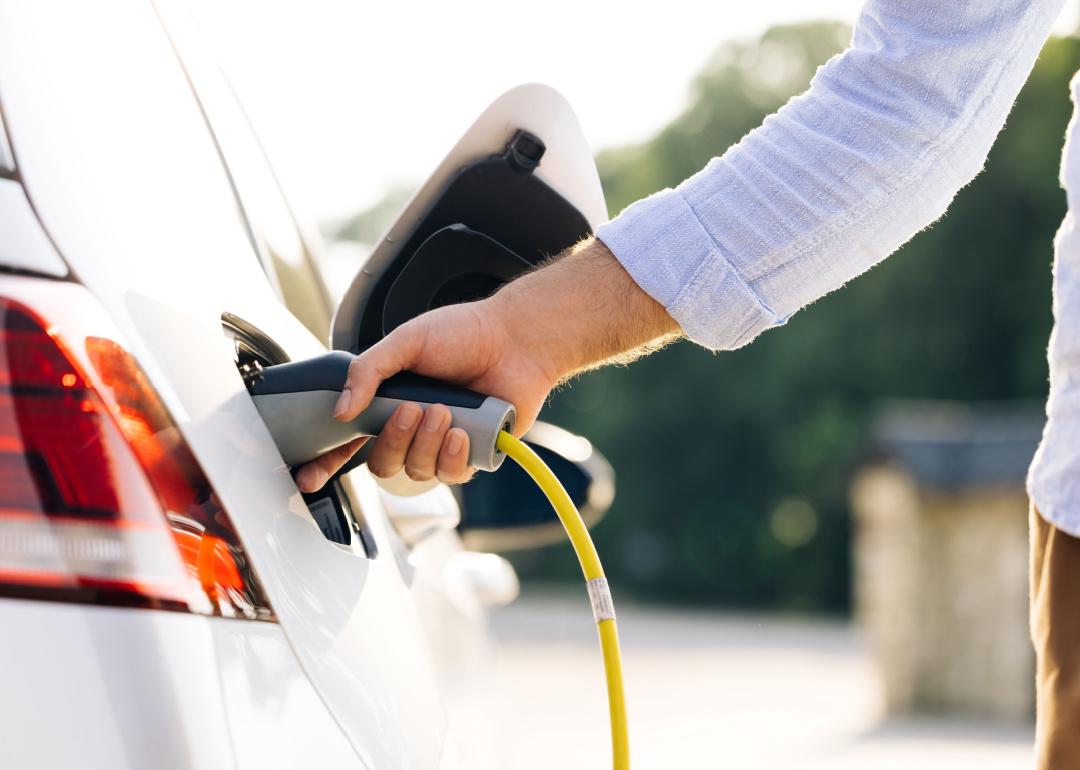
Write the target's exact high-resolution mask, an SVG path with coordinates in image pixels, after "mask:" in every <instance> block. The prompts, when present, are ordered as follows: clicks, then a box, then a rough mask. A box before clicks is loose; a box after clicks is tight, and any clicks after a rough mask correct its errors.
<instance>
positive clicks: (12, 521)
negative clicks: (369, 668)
mask: <svg viewBox="0 0 1080 770" xmlns="http://www.w3.org/2000/svg"><path fill="white" fill-rule="evenodd" d="M68 286H69V288H67V289H58V291H61V293H63V292H69V293H70V292H71V291H74V290H76V289H78V290H79V291H84V290H81V289H79V288H78V287H71V286H70V285H68ZM42 305H43V303H37V306H38V307H41V306H42ZM58 314H60V315H63V316H64V317H65V323H55V324H54V325H50V324H49V323H47V322H46V321H45V320H43V318H42V317H41V316H40V315H39V314H38V313H36V312H35V311H34V310H31V309H30V307H28V306H26V305H24V304H21V303H19V302H16V301H13V300H10V299H4V298H0V596H18V597H27V598H37V599H55V600H61V601H75V602H88V603H94V604H107V605H121V606H139V607H152V608H157V609H167V610H178V611H184V612H196V613H201V614H207V615H222V616H227V617H240V618H249V619H258V620H273V619H274V615H273V611H272V609H271V608H270V604H269V602H268V601H267V599H266V596H265V595H264V593H263V590H262V587H261V586H260V584H259V581H258V578H257V577H256V575H255V571H254V569H253V568H252V566H251V564H250V563H249V562H248V559H247V556H246V554H245V552H244V549H243V547H242V545H241V543H240V541H239V538H238V537H237V535H236V531H235V530H234V529H233V526H232V523H231V521H230V520H229V517H228V515H227V513H226V512H225V510H224V509H223V508H222V506H221V503H220V502H219V501H218V499H217V496H216V494H215V493H214V490H213V489H212V488H211V486H210V483H209V482H208V480H207V478H206V476H205V474H204V473H203V471H202V469H201V468H200V467H199V464H198V462H197V461H196V460H195V457H194V456H193V455H192V453H191V450H190V449H189V448H188V446H187V444H186V443H185V441H184V439H183V437H182V436H181V435H180V432H179V431H178V429H177V427H176V425H175V423H174V422H173V420H172V419H171V417H170V415H169V413H168V411H167V410H166V408H165V406H164V405H163V404H162V402H161V400H160V399H159V397H158V396H157V394H156V392H155V391H154V389H153V388H152V387H151V385H150V383H149V381H148V380H147V378H146V375H145V374H144V373H143V371H142V369H141V368H140V367H139V365H138V364H137V363H136V361H135V360H134V358H132V356H131V355H130V354H129V353H128V352H127V351H126V350H124V348H123V347H121V346H120V345H119V344H118V343H117V342H116V341H114V340H112V339H108V338H106V337H103V336H93V335H92V334H87V333H86V331H85V330H83V329H77V328H72V327H73V326H74V325H75V324H74V323H72V318H74V316H73V314H72V313H71V312H70V309H65V310H63V311H61V312H59V313H58Z"/></svg>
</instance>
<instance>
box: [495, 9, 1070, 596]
mask: <svg viewBox="0 0 1080 770" xmlns="http://www.w3.org/2000/svg"><path fill="white" fill-rule="evenodd" d="M847 38H848V31H847V30H846V29H844V28H843V27H842V26H840V25H835V24H807V25H799V26H793V27H782V28H777V29H773V30H771V31H769V32H768V33H766V34H765V35H764V36H763V37H762V38H761V40H760V41H758V42H756V43H741V44H727V45H724V46H723V47H722V48H721V49H720V51H719V52H718V54H717V55H716V57H715V58H714V59H713V61H712V62H711V64H710V65H709V66H708V67H707V68H706V70H705V71H704V72H703V73H702V74H701V76H700V77H699V78H698V80H697V81H696V83H695V86H694V97H693V100H692V104H691V105H690V107H689V108H688V109H687V110H686V111H685V112H684V113H683V114H682V115H680V116H679V117H678V118H676V119H675V120H674V121H673V122H672V123H671V124H670V125H669V126H668V127H667V128H665V129H664V130H663V131H662V132H661V133H660V134H659V135H657V136H656V137H655V138H654V139H652V140H650V141H648V142H645V143H643V144H641V145H637V146H634V147H626V148H620V149H617V150H612V151H608V152H605V153H603V154H602V155H601V156H600V166H601V171H602V177H603V181H604V187H605V190H606V192H607V195H608V201H609V204H610V205H611V208H612V210H613V211H617V210H619V209H620V208H622V207H623V206H625V205H626V204H628V203H630V202H632V201H633V200H636V199H637V198H640V197H642V196H644V195H647V194H649V193H651V192H653V191H655V190H658V189H660V188H663V187H666V186H671V185H675V184H677V183H678V182H680V181H681V180H682V179H683V178H685V177H686V176H688V175H690V174H691V173H693V172H695V171H696V170H698V169H699V168H701V167H702V166H703V165H704V164H705V163H706V162H707V161H708V159H709V158H710V157H712V156H713V155H716V154H719V153H721V152H723V150H724V149H725V148H726V147H727V146H729V145H730V144H732V143H733V142H735V141H737V140H738V139H739V138H740V137H741V136H742V135H743V134H745V133H746V132H747V131H749V130H751V129H752V128H754V127H755V126H757V125H758V124H759V123H760V122H761V120H762V118H763V117H764V116H765V115H766V114H768V113H769V112H772V111H773V110H775V109H776V108H778V107H779V106H780V105H782V104H783V103H784V102H785V101H786V100H787V99H788V98H789V97H790V96H792V95H793V94H795V93H798V92H800V91H801V90H803V89H804V88H805V87H806V85H807V84H808V82H809V80H810V77H811V76H812V74H813V71H814V69H815V68H816V66H818V65H819V64H821V63H823V62H824V61H825V60H826V59H827V58H828V57H829V56H830V55H832V54H833V53H835V52H836V51H838V50H839V49H840V48H841V47H842V46H843V45H844V43H845V42H846V40H847ZM1078 67H1080V42H1078V41H1077V40H1075V39H1055V40H1052V41H1050V42H1049V43H1048V44H1047V46H1046V48H1045V50H1044V52H1043V55H1042V57H1041V58H1040V60H1039V63H1038V65H1037V67H1036V69H1035V72H1034V74H1033V76H1032V77H1031V80H1030V81H1029V83H1028V84H1027V86H1026V87H1025V89H1024V91H1023V93H1022V94H1021V96H1020V98H1019V101H1018V102H1017V104H1016V107H1015V109H1014V110H1013V113H1012V116H1011V118H1010V121H1009V124H1008V126H1007V128H1006V130H1005V131H1004V133H1003V134H1002V136H1001V137H1000V139H999V140H998V142H997V144H996V145H995V148H994V150H993V152H992V153H991V156H990V160H989V163H988V165H987V168H986V171H985V172H984V173H983V174H982V175H981V176H980V177H979V178H978V179H977V180H976V181H975V182H974V183H973V184H972V185H970V186H969V187H968V188H967V189H965V190H963V191H962V192H961V193H960V195H959V196H958V197H957V199H956V201H955V202H954V203H953V205H952V207H951V209H950V212H949V214H948V215H947V216H946V217H945V218H944V219H943V220H942V221H940V222H939V223H937V224H936V225H935V226H934V227H932V228H930V229H929V230H927V231H926V232H924V233H922V234H920V235H919V236H918V237H916V238H915V239H914V240H913V241H912V242H911V243H909V244H908V245H907V246H905V247H904V248H903V249H902V250H901V252H900V253H898V254H896V255H894V256H893V257H892V258H890V259H889V260H887V261H886V262H885V263H884V264H883V265H881V266H879V267H878V268H876V269H875V270H873V271H871V272H870V273H869V274H867V275H866V276H864V277H862V278H859V279H858V280H856V281H854V282H853V283H852V284H851V285H850V286H848V287H846V288H845V289H844V290H842V291H839V292H836V293H834V294H832V295H830V296H829V297H826V298H825V299H823V300H821V301H819V302H817V303H815V304H814V305H813V306H811V307H810V308H807V309H806V310H804V311H802V312H801V313H799V314H797V315H796V317H795V318H794V319H793V320H792V321H791V322H790V323H789V324H788V325H787V326H785V327H784V328H783V329H781V330H775V331H770V332H768V333H767V334H765V335H764V336H763V337H762V338H761V339H759V340H758V341H757V342H755V343H754V344H753V345H751V346H750V347H748V348H745V349H743V350H740V351H736V352H734V353H724V354H721V355H718V356H713V355H710V354H708V353H706V352H705V351H702V350H700V349H698V348H695V347H693V346H691V345H689V344H681V345H677V346H675V347H673V348H671V349H669V350H666V351H664V352H662V353H660V354H658V355H655V356H653V357H651V358H649V359H647V360H645V361H642V362H639V363H637V364H634V365H633V366H631V367H629V368H628V369H625V370H619V369H608V370H604V371H600V372H597V373H594V374H590V375H587V376H585V377H583V378H582V379H580V380H579V381H578V382H576V383H574V384H573V385H572V386H569V387H567V388H565V389H564V390H563V391H562V392H561V393H559V394H557V396H556V397H555V398H554V400H553V403H552V404H551V405H550V407H549V408H548V409H547V411H546V414H545V418H546V419H549V420H552V421H554V422H556V423H558V424H561V425H563V426H565V427H567V428H569V429H571V430H574V431H576V432H580V433H581V434H583V435H586V436H588V437H589V438H590V439H592V440H593V442H594V443H595V444H596V445H597V446H598V447H599V448H600V449H601V450H602V451H603V452H604V453H605V454H606V455H607V456H608V458H609V459H610V460H611V462H612V464H613V465H614V467H615V468H616V471H617V473H618V482H617V488H618V493H617V498H616V501H615V504H614V506H613V509H612V511H611V512H610V514H609V516H608V518H607V519H606V521H604V522H603V523H602V524H601V525H599V526H598V527H597V529H596V531H595V532H594V536H595V538H596V540H597V545H598V547H599V548H600V551H601V553H602V554H604V556H605V564H606V567H607V569H608V574H609V576H610V577H611V579H612V582H613V584H614V585H615V587H616V590H617V591H618V592H619V593H620V594H623V595H626V594H627V593H633V594H635V595H637V596H640V597H646V598H648V597H655V598H663V599H665V600H685V601H698V602H707V603H710V604H718V605H729V606H731V605H734V606H754V607H772V608H784V609H795V610H813V611H830V612H843V611H845V610H846V609H847V607H848V593H849V583H850V567H849V562H848V546H849V523H848V522H849V515H848V509H847V499H846V493H847V484H848V481H849V477H850V472H851V469H852V466H853V464H854V462H856V460H857V459H858V455H859V452H860V449H861V448H862V447H863V446H864V445H865V440H866V439H865V426H866V424H867V419H868V416H869V414H870V411H871V410H872V409H873V406H874V404H875V402H877V401H878V400H879V399H882V398H886V397H912V398H956V399H999V398H1042V397H1044V395H1045V390H1046V364H1045V352H1044V351H1045V346H1046V340H1047V336H1048V333H1049V329H1050V263H1051V257H1052V247H1051V239H1052V236H1053V233H1054V231H1055V229H1056V227H1057V225H1058V223H1059V222H1060V220H1061V217H1062V216H1063V214H1064V209H1065V204H1064V195H1063V194H1062V192H1061V190H1060V189H1059V188H1058V184H1057V166H1058V161H1059V157H1060V150H1061V141H1062V137H1063V135H1064V129H1065V126H1066V123H1067V121H1068V117H1069V110H1070V106H1069V102H1068V88H1067V84H1068V81H1069V78H1070V76H1071V75H1072V74H1073V72H1075V71H1076V70H1077V68H1078ZM514 559H515V562H516V563H517V565H518V567H519V569H520V570H521V572H522V574H523V576H524V577H526V578H530V579H534V580H566V581H571V580H573V581H576V580H578V579H579V574H578V570H577V567H576V565H575V564H574V563H573V559H572V556H571V555H570V552H569V549H567V548H566V547H565V546H556V547H552V548H549V549H545V550H544V551H542V552H534V553H531V554H530V553H522V554H518V555H516V556H514Z"/></svg>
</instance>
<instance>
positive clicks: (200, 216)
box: [0, 0, 611, 770]
mask: <svg viewBox="0 0 1080 770" xmlns="http://www.w3.org/2000/svg"><path fill="white" fill-rule="evenodd" d="M402 130H410V129H409V127H405V126H403V127H402ZM361 139H362V138H358V140H361ZM422 140H423V137H422V135H420V134H418V135H417V141H422ZM312 141H317V137H315V136H313V139H312ZM604 215H605V210H604V202H603V197H602V194H601V191H600V185H599V180H598V178H597V174H596V170H595V167H594V165H593V160H592V157H591V154H590V152H589V149H588V147H587V144H586V142H585V141H584V139H583V137H582V133H581V130H580V128H579V126H578V124H577V122H576V120H575V119H574V117H573V115H572V113H571V112H570V110H569V108H568V106H567V105H566V103H565V101H564V100H563V99H562V98H561V97H560V96H559V95H558V94H556V93H555V92H553V91H551V90H550V89H548V88H545V87H542V86H526V87H522V88H519V89H515V90H514V91H511V92H509V93H508V94H506V95H505V96H503V97H502V98H500V99H499V100H498V101H496V102H495V103H494V104H493V105H492V106H491V108H489V109H488V110H487V111H486V112H485V113H484V114H483V115H482V116H481V117H480V118H479V119H478V121H477V122H476V124H475V125H474V126H473V127H472V129H470V130H469V132H468V133H467V134H466V135H465V136H464V137H463V138H462V139H461V141H460V142H459V143H458V144H457V146H456V147H454V148H453V150H452V151H451V152H450V154H449V155H448V157H447V159H446V161H445V162H444V163H443V164H442V165H441V166H440V167H439V168H438V169H436V170H435V171H434V173H433V174H432V176H431V178H430V179H429V180H428V181H427V183H425V185H423V186H422V187H421V189H420V190H419V192H418V193H417V195H416V196H415V197H414V198H413V200H412V201H411V202H410V203H409V204H408V205H407V206H406V208H405V210H404V211H403V212H402V214H401V217H400V218H399V220H398V221H397V223H396V224H395V225H394V226H393V227H392V228H391V230H390V232H389V233H388V234H387V235H386V237H385V238H384V239H382V240H381V242H380V243H379V244H377V246H376V248H375V250H374V253H373V254H372V255H371V257H370V259H369V260H368V261H367V262H366V263H365V264H364V265H363V266H362V269H359V272H358V275H357V279H356V280H355V281H354V283H353V284H352V286H351V287H350V288H349V290H348V291H347V292H346V294H345V299H344V300H343V303H342V305H341V306H340V308H339V309H338V310H337V312H336V315H334V314H333V308H332V307H331V305H330V300H329V299H328V297H329V295H328V293H327V291H326V289H325V287H324V286H323V284H322V282H321V279H320V275H319V272H318V268H317V263H316V261H315V260H314V258H313V256H312V254H313V246H312V242H311V239H310V238H308V237H306V236H305V235H304V234H303V232H302V230H301V229H299V228H298V227H297V226H296V224H295V222H294V219H293V216H292V214H291V213H290V209H289V207H288V206H287V204H286V202H285V199H284V198H283V197H282V196H281V193H280V191H279V189H278V186H277V184H276V182H275V180H274V177H273V174H272V172H271V171H270V169H269V167H268V166H267V164H266V162H265V160H264V158H263V155H262V153H261V150H260V149H259V146H258V143H257V141H256V140H255V138H254V135H253V134H252V133H251V130H250V127H249V126H248V124H247V123H246V121H245V120H244V117H243V114H242V113H241V112H240V110H239V108H238V106H237V103H236V101H235V100H234V98H233V96H232V94H231V92H230V90H229V87H228V84H227V81H225V80H224V78H223V77H222V74H221V72H220V71H219V69H218V68H217V67H216V65H214V64H213V62H211V61H209V60H208V59H207V58H206V57H205V53H204V51H203V49H202V48H201V47H200V46H199V44H198V42H197V39H196V31H195V28H194V26H193V25H192V24H191V21H190V19H189V17H188V15H187V13H186V11H185V9H184V8H183V7H182V6H180V5H176V4H174V3H173V2H171V1H170V0H161V2H157V3H152V2H150V0H116V1H114V2H110V3H88V2H68V3H52V2H41V1H40V0H0V767H4V768H74V767H78V768H109V769H110V770H116V769H117V768H140V769H141V768H260V769H265V768H297V767H309V766H310V767H319V768H330V767H343V768H375V769H379V770H382V769H383V768H417V769H422V768H450V767H457V766H465V767H472V766H474V765H478V764H480V763H481V762H482V761H483V760H489V759H490V754H489V749H488V748H485V747H484V746H483V745H481V743H482V741H483V738H482V737H480V736H481V735H482V733H483V728H484V726H485V725H484V717H482V716H478V713H480V712H476V711H470V709H469V707H468V706H467V705H461V704H464V703H465V702H466V701H468V698H469V696H468V691H469V690H470V688H472V687H473V685H475V684H476V682H477V681H479V677H481V676H482V669H483V662H484V661H483V658H484V656H485V654H486V653H487V650H488V647H487V645H488V640H487V636H486V631H485V629H484V606H485V603H492V602H502V601H507V600H509V599H511V598H512V597H513V596H514V594H515V593H516V586H517V584H516V577H515V575H514V573H513V570H512V569H511V568H510V567H509V565H508V563H506V562H505V561H503V560H502V559H501V558H500V557H497V556H494V555H492V554H486V553H481V552H479V551H475V550H473V551H470V550H467V549H466V545H468V546H471V547H474V548H491V547H503V546H521V545H529V544H535V543H539V542H541V541H543V540H545V539H550V538H551V537H552V536H553V533H554V534H555V535H557V534H558V530H557V524H554V523H553V522H554V520H553V519H552V518H550V515H549V513H548V512H547V511H546V509H545V508H544V504H543V500H542V498H540V499H539V503H535V501H534V502H530V501H529V500H527V499H526V495H527V494H528V491H529V490H528V487H527V486H526V485H525V484H524V482H523V481H522V479H521V478H519V477H515V476H513V473H514V472H515V470H516V469H509V468H504V469H503V470H501V471H500V472H499V473H498V474H494V475H485V477H484V478H483V479H480V480H478V481H477V482H474V483H473V484H471V485H467V486H466V487H465V488H464V490H457V491H451V490H450V489H448V488H446V487H444V486H438V485H436V486H433V487H426V488H420V487H417V486H416V485H410V484H408V483H402V482H401V480H396V483H397V486H395V484H394V483H387V484H385V485H384V484H381V483H376V481H375V480H374V478H373V477H372V476H371V475H369V474H368V472H367V470H366V469H365V468H364V467H362V466H361V467H358V468H356V469H354V470H351V471H350V472H348V473H347V474H344V475H342V476H341V477H339V478H337V479H336V480H335V481H333V482H332V483H330V484H328V485H327V487H326V488H325V489H324V490H323V491H322V492H320V493H318V494H315V495H301V494H300V492H299V491H298V490H297V488H296V487H295V485H294V484H293V480H292V476H291V474H290V469H289V468H287V467H286V466H285V465H284V463H283V461H282V459H281V456H280V454H279V452H278V449H277V448H276V447H275V446H274V444H273V442H272V440H271V438H270V436H269V434H268V432H267V430H266V428H265V426H264V425H263V424H262V422H261V420H260V418H259V415H258V413H257V412H256V410H255V408H254V406H253V404H252V401H251V399H250V397H249V396H248V393H247V391H246V388H245V380H244V377H243V376H242V372H244V371H250V369H251V368H252V367H253V366H254V364H255V363H258V364H260V365H263V366H267V365H272V364H274V363H279V362H283V361H286V360H296V359H303V358H306V357H309V356H314V355H317V354H319V353H321V352H324V351H325V350H326V349H327V347H328V346H329V345H332V346H333V347H335V348H341V349H345V350H352V351H357V350H360V349H361V348H362V347H363V346H365V345H367V344H370V343H371V342H372V341H374V340H376V339H378V338H379V337H381V336H382V335H383V334H384V333H385V332H386V331H388V330H389V329H391V328H393V327H394V326H396V325H397V324H398V323H401V322H402V321H403V320H405V319H407V318H408V317H411V316H412V315H415V314H417V313H419V312H422V311H423V310H425V309H427V308H428V307H432V306H436V305H438V304H445V303H447V302H454V301H460V300H466V299H470V298H474V297H476V296H480V295H482V294H483V293H485V292H488V291H490V290H491V289H492V288H494V287H495V286H497V285H498V284H499V283H500V282H501V281H504V280H506V279H507V278H510V277H512V276H513V275H514V274H516V273H517V272H520V271H521V270H522V269H525V268H527V267H528V265H529V264H532V263H535V262H536V261H537V260H539V259H541V258H542V257H543V256H544V255H546V254H550V253H554V252H557V251H558V250H560V249H561V248H563V247H565V246H566V245H568V244H570V243H572V242H573V241H574V240H575V239H577V238H579V237H580V236H582V235H584V234H585V233H587V232H588V231H589V230H590V229H591V228H592V227H593V226H595V225H596V224H597V223H598V222H599V221H600V220H601V218H603V217H604ZM448 234H451V235H452V236H453V238H452V240H454V241H455V242H457V243H460V239H461V238H464V239H465V240H466V242H473V243H475V244H477V248H476V249H475V250H473V249H466V250H465V253H464V254H458V253H457V252H454V251H453V250H452V249H451V250H449V251H447V250H444V249H442V247H441V246H440V244H442V243H443V240H445V239H446V238H447V237H449V236H448ZM470 239H471V241H470ZM422 247H423V248H422ZM470 255H471V256H470ZM515 259H516V260H517V262H515V261H514V260H515ZM358 268H360V266H359V265H358ZM332 315H333V319H334V320H333V331H332V334H331V318H332ZM545 431H546V433H545ZM532 438H533V439H534V441H535V443H537V444H539V445H546V446H548V451H549V459H550V460H552V462H554V463H556V464H559V463H560V462H561V466H560V467H562V470H563V471H564V472H565V473H566V474H567V478H568V479H570V485H571V486H572V487H574V490H573V491H574V492H575V494H576V496H577V497H578V498H579V500H581V501H582V502H587V503H590V504H591V505H590V506H589V510H590V511H591V513H592V515H593V517H594V518H595V516H596V515H597V514H598V513H600V512H601V511H602V509H603V508H605V507H606V505H607V503H608V502H610V497H611V486H610V474H609V473H608V470H607V469H605V468H604V467H603V461H602V459H601V458H598V457H597V456H596V455H595V454H590V449H589V446H588V443H587V442H584V441H583V440H581V439H576V438H575V437H571V436H568V435H567V434H565V433H563V432H560V431H558V429H554V428H551V427H546V428H545V427H543V426H541V428H540V429H539V432H538V433H537V434H536V435H534V436H533V437H532ZM551 450H554V452H552V451H551ZM507 465H509V464H507ZM557 470H558V468H557ZM575 472H576V473H577V475H576V476H575V475H574V474H575ZM392 481H395V480H392ZM462 499H464V505H463V506H462ZM462 516H464V521H460V524H459V520H460V519H461V518H462ZM462 536H464V541H463V539H462ZM459 705H460V708H459ZM463 715H467V716H468V718H466V717H465V716H463Z"/></svg>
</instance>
